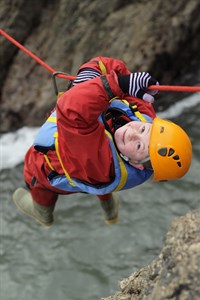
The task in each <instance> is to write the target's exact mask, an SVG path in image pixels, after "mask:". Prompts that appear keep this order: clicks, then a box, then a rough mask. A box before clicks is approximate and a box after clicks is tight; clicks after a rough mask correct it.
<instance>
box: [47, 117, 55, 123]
mask: <svg viewBox="0 0 200 300" xmlns="http://www.w3.org/2000/svg"><path fill="white" fill-rule="evenodd" d="M56 121H57V118H56V117H51V116H50V117H48V119H47V122H52V123H56Z"/></svg>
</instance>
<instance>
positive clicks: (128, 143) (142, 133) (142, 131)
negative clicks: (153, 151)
mask: <svg viewBox="0 0 200 300" xmlns="http://www.w3.org/2000/svg"><path fill="white" fill-rule="evenodd" d="M151 126H152V124H151V123H144V122H137V121H131V122H129V123H127V124H125V125H124V126H122V127H120V128H118V129H117V130H116V131H115V134H114V138H115V142H116V145H117V147H118V149H119V151H120V152H121V153H122V154H123V155H125V156H127V157H128V158H129V163H130V164H132V165H134V163H137V162H138V161H140V160H142V159H144V158H146V157H147V156H149V140H150V132H151Z"/></svg>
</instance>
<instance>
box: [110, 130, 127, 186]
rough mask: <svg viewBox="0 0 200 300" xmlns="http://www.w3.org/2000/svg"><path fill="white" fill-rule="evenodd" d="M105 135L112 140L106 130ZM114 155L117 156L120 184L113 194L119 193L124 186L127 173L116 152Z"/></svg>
mask: <svg viewBox="0 0 200 300" xmlns="http://www.w3.org/2000/svg"><path fill="white" fill-rule="evenodd" d="M105 133H106V135H107V136H108V138H109V139H111V140H112V136H111V134H110V133H109V132H108V131H107V130H105ZM116 154H117V157H118V161H119V166H120V171H121V178H120V182H119V184H118V186H117V187H116V189H115V190H114V192H117V191H120V190H121V189H122V188H123V187H124V185H125V183H126V181H127V178H128V172H127V170H126V167H125V165H124V163H123V161H122V159H121V157H120V156H119V154H118V153H117V151H116Z"/></svg>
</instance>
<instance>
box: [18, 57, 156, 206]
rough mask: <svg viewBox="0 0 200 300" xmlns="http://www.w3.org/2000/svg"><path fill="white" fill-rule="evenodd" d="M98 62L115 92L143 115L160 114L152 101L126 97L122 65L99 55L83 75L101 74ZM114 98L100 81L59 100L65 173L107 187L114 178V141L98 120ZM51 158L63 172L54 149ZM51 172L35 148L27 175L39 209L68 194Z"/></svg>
mask: <svg viewBox="0 0 200 300" xmlns="http://www.w3.org/2000/svg"><path fill="white" fill-rule="evenodd" d="M99 60H101V61H102V62H103V64H104V66H105V68H106V71H107V75H106V78H107V80H108V83H109V85H110V88H111V90H112V93H113V94H114V95H115V96H118V97H119V98H121V99H126V100H127V101H130V102H134V103H135V104H136V105H137V106H138V110H139V111H140V112H141V113H144V114H147V115H149V116H150V117H151V118H154V117H155V112H154V110H153V108H152V105H151V104H150V103H147V102H145V101H143V100H140V99H137V98H134V97H131V96H127V95H125V94H124V93H123V92H122V90H121V89H120V87H119V85H118V80H117V76H116V74H129V73H130V71H129V70H128V69H127V68H126V66H125V64H124V63H123V62H122V61H120V60H116V59H112V58H106V57H96V58H93V59H92V60H91V61H89V62H88V63H86V64H84V65H83V66H81V68H80V70H79V71H81V70H82V69H85V68H93V69H95V70H97V71H99V72H102V70H101V69H100V66H99V64H98V61H99ZM113 71H114V72H113ZM109 100H110V96H109V95H108V94H107V91H106V90H105V88H104V86H103V84H102V81H101V79H100V77H98V78H94V79H92V80H88V81H86V82H82V83H80V84H77V85H75V86H74V87H72V88H71V89H70V90H68V91H67V92H65V93H64V94H63V95H62V96H61V97H60V98H59V101H58V102H57V105H56V112H57V129H58V136H59V152H60V155H61V159H62V162H63V164H64V166H65V169H66V170H67V172H68V173H69V175H70V176H71V177H73V178H78V179H81V180H84V181H87V182H89V183H108V182H110V181H111V180H112V178H113V176H114V169H113V158H112V152H111V149H110V146H109V140H108V138H107V136H106V134H105V131H104V125H103V124H102V123H100V122H99V121H98V117H99V115H100V114H101V113H102V112H103V111H104V110H105V109H106V108H107V107H108V105H109ZM48 158H49V159H50V161H51V165H52V166H53V168H54V169H55V171H56V172H57V173H59V174H64V172H63V169H62V167H61V165H60V163H59V161H58V158H57V155H56V153H55V151H48ZM50 171H51V170H50V168H49V166H48V164H47V163H46V161H45V159H44V155H43V154H42V153H40V152H38V151H36V150H35V149H34V148H33V146H32V147H31V148H30V149H29V150H28V152H27V154H26V156H25V167H24V177H25V181H26V183H27V184H28V186H29V188H30V190H31V194H32V197H33V199H34V201H36V202H38V203H39V204H40V205H45V206H49V205H53V204H54V203H55V201H56V200H57V196H58V194H67V193H65V192H63V191H60V190H57V189H55V188H53V187H52V186H51V185H50V184H49V182H48V180H47V175H48V174H49V172H50ZM109 196H110V195H109ZM101 197H102V196H99V198H101Z"/></svg>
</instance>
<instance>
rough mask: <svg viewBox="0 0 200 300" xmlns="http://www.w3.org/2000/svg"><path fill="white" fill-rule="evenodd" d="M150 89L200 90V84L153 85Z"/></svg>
mask: <svg viewBox="0 0 200 300" xmlns="http://www.w3.org/2000/svg"><path fill="white" fill-rule="evenodd" d="M148 90H158V91H173V92H200V86H180V85H151V86H149V87H148Z"/></svg>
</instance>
